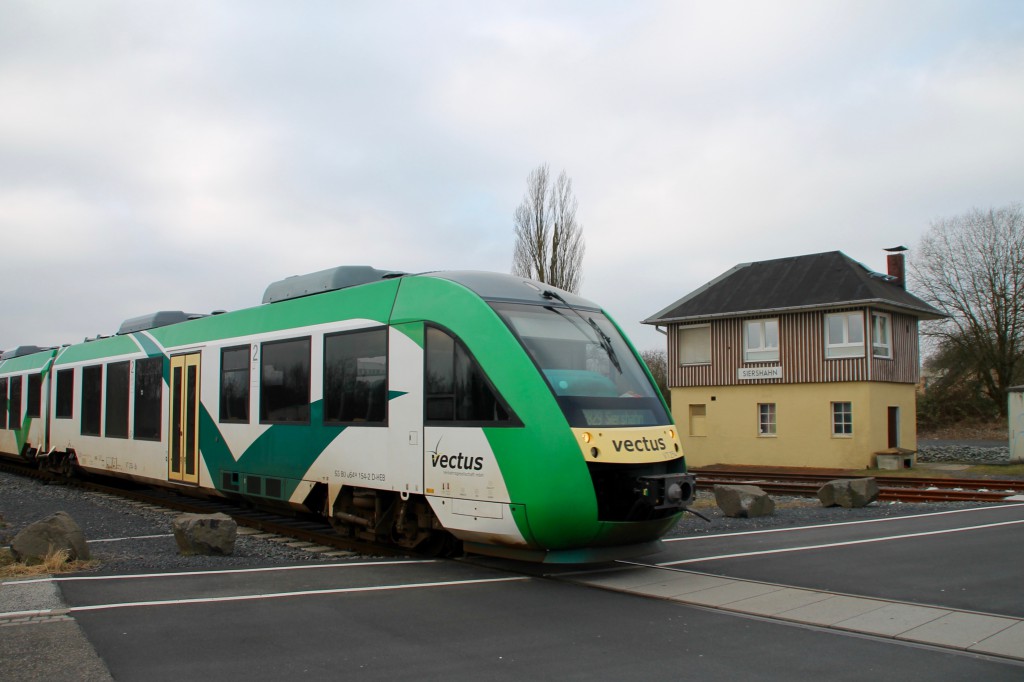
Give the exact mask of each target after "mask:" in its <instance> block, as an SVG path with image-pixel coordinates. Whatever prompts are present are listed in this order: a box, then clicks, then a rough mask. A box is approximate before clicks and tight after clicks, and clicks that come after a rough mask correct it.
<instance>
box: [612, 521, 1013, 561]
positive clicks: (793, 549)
mask: <svg viewBox="0 0 1024 682" xmlns="http://www.w3.org/2000/svg"><path fill="white" fill-rule="evenodd" d="M1021 523H1024V519H1021V520H1018V521H1001V522H999V523H986V524H982V525H980V526H968V527H966V528H949V529H946V530H931V531H925V532H921V533H905V534H902V535H887V536H885V537H881V538H867V539H864V540H847V541H845V542H829V543H825V544H821V545H807V546H804V547H787V548H782V549H766V550H761V551H757V552H739V553H736V554H719V555H717V556H708V557H699V558H696V559H680V560H678V561H666V562H664V563H658V564H656V565H657V566H679V565H682V564H696V563H701V562H704V561H719V560H721V559H739V558H743V557H750V556H764V555H766V554H786V553H788V552H805V551H808V550H812V549H830V548H832V547H847V546H850V545H866V544H869V543H872V542H889V541H890V540H906V539H909V538H921V537H927V536H929V535H946V534H949V533H963V532H966V531H972V530H983V529H985V528H996V527H999V526H1013V525H1017V524H1021ZM621 563H625V564H631V563H633V562H629V561H623V562H621ZM637 565H640V566H642V565H645V564H637Z"/></svg>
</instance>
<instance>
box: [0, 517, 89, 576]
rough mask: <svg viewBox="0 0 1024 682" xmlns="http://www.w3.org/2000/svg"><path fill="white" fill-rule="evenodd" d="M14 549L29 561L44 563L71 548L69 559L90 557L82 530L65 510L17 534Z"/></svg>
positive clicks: (12, 543)
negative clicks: (53, 555) (49, 557)
mask: <svg viewBox="0 0 1024 682" xmlns="http://www.w3.org/2000/svg"><path fill="white" fill-rule="evenodd" d="M11 551H13V552H14V556H15V557H17V559H18V561H21V562H22V563H25V564H40V563H42V562H43V560H44V559H45V558H46V557H47V555H50V554H53V553H55V552H59V551H67V555H68V561H75V560H79V559H80V560H82V561H87V560H88V559H89V546H88V545H87V544H86V543H85V535H83V534H82V529H81V528H79V527H78V524H77V523H75V521H74V519H72V518H71V517H70V516H68V515H67V514H66V513H64V512H56V513H55V514H50V515H49V516H47V517H46V518H45V519H43V520H42V521H36V522H35V523H33V524H31V525H29V526H28V527H27V528H25V529H24V530H22V531H21V532H20V533H18V534H17V535H15V536H14V540H13V541H12V542H11Z"/></svg>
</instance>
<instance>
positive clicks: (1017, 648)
mask: <svg viewBox="0 0 1024 682" xmlns="http://www.w3.org/2000/svg"><path fill="white" fill-rule="evenodd" d="M967 648H968V649H969V650H970V651H978V652H983V653H986V654H996V655H997V656H1010V657H1012V658H1024V623H1017V624H1016V625H1013V626H1011V627H1008V628H1006V629H1005V630H1003V631H1002V632H997V633H996V634H994V635H992V636H991V637H986V638H985V639H983V640H981V641H980V642H978V643H977V644H975V645H974V646H970V647H967Z"/></svg>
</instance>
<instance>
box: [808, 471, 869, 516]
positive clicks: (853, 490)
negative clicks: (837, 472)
mask: <svg viewBox="0 0 1024 682" xmlns="http://www.w3.org/2000/svg"><path fill="white" fill-rule="evenodd" d="M818 499H819V500H821V504H822V506H824V507H845V508H846V509H854V508H856V507H865V506H867V505H869V504H871V503H872V502H874V501H875V500H877V499H878V483H877V482H876V481H875V479H873V478H842V479H837V480H835V481H829V482H828V483H826V484H825V485H823V486H821V487H820V488H818Z"/></svg>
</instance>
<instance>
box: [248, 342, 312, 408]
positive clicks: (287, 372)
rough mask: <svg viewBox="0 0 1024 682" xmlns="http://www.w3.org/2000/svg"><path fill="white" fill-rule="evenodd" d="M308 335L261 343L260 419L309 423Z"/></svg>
mask: <svg viewBox="0 0 1024 682" xmlns="http://www.w3.org/2000/svg"><path fill="white" fill-rule="evenodd" d="M309 350H310V341H309V337H308V336H307V337H305V338H302V339H290V340H288V341H273V342H268V343H264V344H263V357H262V358H261V360H260V423H261V424H308V423H309Z"/></svg>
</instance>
